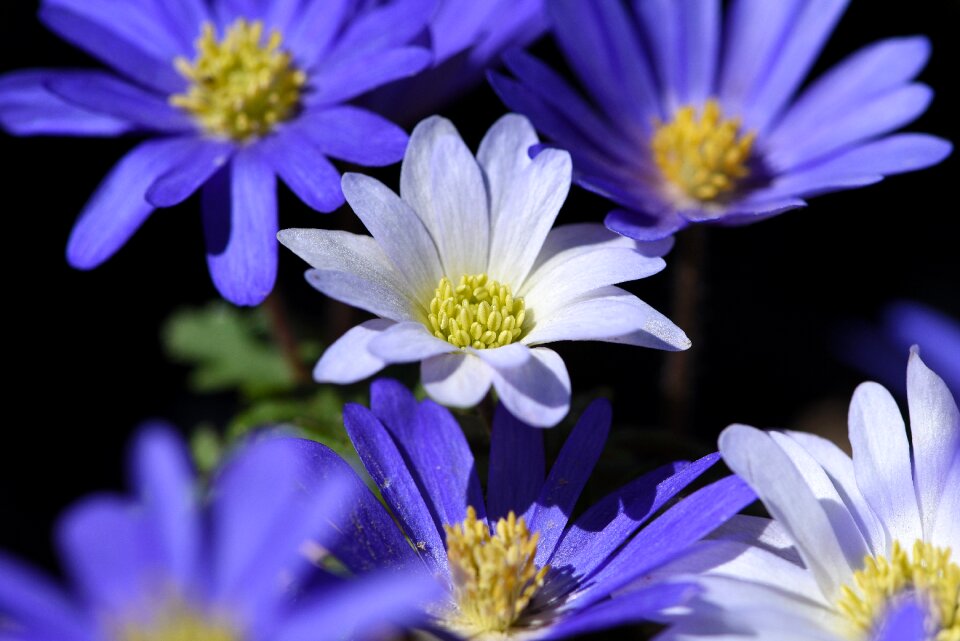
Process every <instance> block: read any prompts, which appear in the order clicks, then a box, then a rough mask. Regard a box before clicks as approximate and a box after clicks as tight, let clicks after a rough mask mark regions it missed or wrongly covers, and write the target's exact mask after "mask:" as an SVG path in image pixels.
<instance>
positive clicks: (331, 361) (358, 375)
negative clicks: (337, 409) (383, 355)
mask: <svg viewBox="0 0 960 641" xmlns="http://www.w3.org/2000/svg"><path fill="white" fill-rule="evenodd" d="M393 324H394V322H393V321H389V320H385V319H382V318H375V319H373V320H368V321H366V322H364V323H360V324H359V325H357V326H356V327H354V328H353V329H351V330H349V331H348V332H347V333H346V334H344V335H343V336H341V337H340V338H338V339H337V340H336V342H335V343H334V344H333V345H331V346H330V347H328V348H327V349H326V351H325V352H324V353H323V356H321V357H320V360H319V361H318V362H317V366H316V367H315V368H314V369H313V379H314V380H315V381H317V382H318V383H340V384H349V383H356V382H357V381H362V380H363V379H365V378H367V377H368V376H371V375H373V374H376V373H377V372H379V371H380V370H382V369H383V368H384V367H386V365H387V364H386V363H385V362H384V361H382V360H380V359H379V358H377V357H376V356H374V355H373V354H371V353H370V350H369V345H370V341H372V340H373V339H374V338H376V337H377V336H379V335H380V334H381V333H382V332H383V331H384V330H386V329H387V328H388V327H390V326H391V325H393Z"/></svg>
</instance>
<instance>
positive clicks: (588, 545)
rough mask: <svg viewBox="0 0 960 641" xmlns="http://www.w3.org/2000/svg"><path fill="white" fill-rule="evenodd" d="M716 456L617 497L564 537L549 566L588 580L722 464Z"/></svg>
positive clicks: (670, 470) (669, 470)
mask: <svg viewBox="0 0 960 641" xmlns="http://www.w3.org/2000/svg"><path fill="white" fill-rule="evenodd" d="M718 458H719V454H710V455H709V456H705V457H703V458H701V459H699V460H697V461H694V462H693V463H671V464H669V465H665V466H663V467H661V468H658V469H656V470H654V471H652V472H649V473H647V474H644V475H643V476H641V477H639V478H637V479H634V480H633V481H631V482H630V483H628V484H626V485H625V486H623V487H622V488H620V489H618V490H616V491H614V492H611V493H610V494H608V495H607V496H605V497H604V498H603V499H601V500H600V501H599V502H597V503H595V504H594V505H593V506H591V507H590V509H589V510H587V511H586V512H584V513H583V515H582V516H581V517H580V518H578V519H577V520H576V522H574V524H573V525H572V526H571V527H570V528H569V529H568V530H567V531H566V532H564V534H563V537H562V538H561V539H560V541H559V543H558V544H557V547H556V550H555V551H554V553H553V555H552V556H551V557H550V558H549V560H548V562H549V563H550V565H551V566H552V567H555V568H565V567H570V568H571V569H572V570H573V571H574V573H575V574H576V575H577V576H581V577H588V576H590V575H591V574H592V573H593V572H594V571H595V570H596V569H597V568H599V567H601V566H602V565H603V563H605V562H606V560H607V559H608V558H609V557H610V556H612V555H613V553H614V552H616V550H617V548H619V547H620V546H621V545H622V544H623V543H624V542H625V541H626V540H627V539H628V538H629V537H630V536H631V535H632V534H633V533H634V532H636V531H637V529H638V528H639V527H640V526H641V525H643V524H644V523H646V522H647V520H648V519H649V518H650V517H651V516H653V515H654V514H655V513H656V512H658V511H659V510H660V508H662V507H663V506H664V505H665V504H666V503H667V502H668V501H670V500H671V499H673V497H674V496H676V495H677V494H678V493H679V492H681V491H682V490H683V489H684V488H686V487H687V486H688V485H689V484H690V483H692V482H693V481H695V480H696V479H697V478H698V477H699V476H700V475H701V474H703V473H704V472H705V471H706V470H708V469H709V468H710V467H712V466H713V464H714V463H716V462H717V459H718Z"/></svg>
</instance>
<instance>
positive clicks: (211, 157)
mask: <svg viewBox="0 0 960 641" xmlns="http://www.w3.org/2000/svg"><path fill="white" fill-rule="evenodd" d="M195 143H196V144H195V145H194V149H193V151H192V153H190V154H188V155H186V156H185V157H184V159H183V162H182V163H180V164H179V165H177V166H176V167H174V168H173V169H171V170H170V171H168V172H167V173H165V174H164V175H162V176H160V177H159V178H157V179H156V180H155V181H154V182H153V184H152V185H150V188H149V189H147V193H146V199H147V201H148V202H149V203H150V204H152V205H153V206H154V207H172V206H174V205H178V204H180V203H182V202H183V201H184V200H186V199H187V198H189V197H190V196H192V195H193V194H194V192H196V191H197V190H198V189H200V187H202V186H203V184H204V183H205V182H207V180H209V179H210V178H211V177H212V176H213V175H214V174H215V173H216V172H217V171H218V170H220V169H221V168H222V167H223V166H224V165H226V164H227V163H228V162H229V161H230V157H231V156H232V155H233V152H234V147H233V146H232V145H230V144H228V143H222V142H218V141H215V140H208V139H206V138H196V139H195Z"/></svg>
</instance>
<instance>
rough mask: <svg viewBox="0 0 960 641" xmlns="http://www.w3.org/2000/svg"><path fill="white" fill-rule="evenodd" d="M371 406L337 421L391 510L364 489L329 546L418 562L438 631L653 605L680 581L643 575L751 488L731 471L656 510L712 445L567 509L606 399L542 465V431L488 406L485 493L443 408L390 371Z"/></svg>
mask: <svg viewBox="0 0 960 641" xmlns="http://www.w3.org/2000/svg"><path fill="white" fill-rule="evenodd" d="M370 404H371V409H367V408H365V407H361V406H359V405H352V404H350V405H347V406H346V407H345V408H344V424H345V425H346V428H347V431H348V433H349V435H350V439H351V440H352V441H353V444H354V446H355V447H356V449H357V453H358V454H359V455H360V460H361V461H362V462H363V465H364V467H366V469H367V471H368V472H369V473H370V476H371V477H372V478H373V481H374V482H375V483H376V484H377V486H378V488H379V490H380V493H381V495H382V496H383V499H384V502H385V503H386V505H387V506H388V507H389V510H390V512H388V511H387V510H386V509H385V508H384V507H383V505H381V504H380V503H379V502H378V501H377V500H376V498H374V496H373V495H372V493H370V492H369V491H368V492H362V493H361V494H362V495H363V498H362V499H358V500H357V501H356V505H357V507H356V510H355V513H354V517H353V526H352V527H351V528H349V529H348V530H346V531H345V532H344V534H345V536H344V537H342V538H341V539H340V541H341V543H342V545H338V546H334V548H333V549H332V553H333V554H334V555H335V556H336V557H337V558H338V559H340V560H341V561H342V562H343V563H345V564H346V565H347V567H349V568H350V569H352V570H354V571H356V572H362V571H367V570H370V569H373V568H382V567H395V568H406V567H411V566H413V567H426V568H427V570H428V571H429V573H430V574H432V575H434V576H435V577H436V578H437V580H438V581H439V582H440V584H441V585H442V586H443V587H444V589H445V595H444V596H442V597H441V598H438V599H437V600H436V601H435V602H433V603H432V605H430V606H429V607H428V611H429V614H430V618H431V622H430V625H429V627H431V628H433V629H435V630H438V631H441V632H442V633H444V638H448V637H449V636H450V635H451V634H452V635H453V636H454V637H456V638H465V639H478V640H483V639H538V638H551V639H557V638H562V637H566V636H572V635H576V634H582V633H586V632H590V631H593V630H597V629H602V628H604V627H610V626H615V625H618V624H622V623H626V622H630V621H637V620H642V619H649V618H653V617H656V616H657V613H658V612H660V611H661V610H662V609H666V608H669V607H671V606H674V605H676V604H678V603H680V602H682V601H684V600H685V599H686V598H688V597H689V596H690V595H691V591H690V589H689V587H688V586H685V585H676V584H673V585H669V586H667V585H662V584H651V583H650V582H648V581H646V580H645V578H644V577H646V576H647V575H648V574H650V573H652V572H654V571H655V570H656V569H657V568H660V567H661V566H663V565H664V564H666V563H667V562H669V561H671V560H673V559H675V558H677V557H679V556H681V555H683V554H684V553H685V552H686V551H687V549H688V548H689V546H690V545H691V544H692V543H693V542H695V541H696V540H698V539H699V538H700V537H702V536H704V535H705V534H707V533H709V532H710V531H712V530H713V529H715V528H716V527H717V526H718V525H720V524H721V523H722V522H724V521H725V520H726V519H727V518H729V517H730V516H731V515H732V514H734V513H736V512H737V511H738V510H739V509H741V508H742V507H743V506H744V505H746V504H748V503H750V502H751V501H753V500H754V494H753V493H752V492H751V491H750V490H749V489H748V488H747V487H746V485H745V484H743V483H742V482H741V481H740V480H739V479H737V478H736V477H733V476H730V477H727V478H725V479H723V480H721V481H718V482H716V483H714V484H712V485H708V486H706V487H704V488H702V489H700V490H698V491H696V492H693V493H691V494H689V495H688V496H687V497H685V498H684V499H682V500H680V501H679V502H677V503H676V504H674V505H673V506H672V507H670V508H668V509H666V511H664V512H663V513H662V514H660V516H658V517H656V518H654V515H656V514H658V513H660V511H661V509H662V508H663V507H664V506H665V505H667V504H668V503H671V502H673V500H674V499H675V497H676V496H677V494H678V493H680V492H681V491H683V490H684V488H686V487H687V486H688V484H690V483H691V482H692V481H694V480H695V479H696V478H697V477H698V476H699V475H700V474H701V473H703V472H704V471H705V470H707V469H708V468H709V467H710V466H712V465H713V463H714V462H715V461H716V460H717V456H716V455H710V456H707V457H705V458H703V459H700V460H698V461H695V462H693V463H686V462H680V463H673V464H670V465H667V466H665V467H662V468H660V469H657V470H655V471H653V472H650V473H649V474H646V475H644V476H641V477H639V478H637V479H635V480H634V481H632V482H630V483H628V484H627V485H625V486H623V487H622V488H620V489H618V490H616V491H615V492H613V493H611V494H610V495H608V496H607V497H605V498H603V499H602V500H600V501H599V502H598V503H596V504H595V505H593V506H591V507H590V508H589V509H587V510H586V511H584V512H583V513H582V515H581V516H579V517H578V518H576V519H573V518H571V517H572V514H573V511H574V507H575V505H576V503H577V499H578V497H579V495H580V492H581V491H582V490H583V488H584V486H585V484H586V482H587V480H588V478H589V476H590V473H591V471H592V470H593V467H594V465H595V464H596V463H597V461H598V460H599V458H600V454H601V452H602V450H603V446H604V442H605V441H606V437H607V433H608V430H609V428H610V407H609V405H608V404H607V403H605V402H602V401H601V402H596V403H594V404H592V405H591V406H590V407H589V408H588V409H587V410H586V411H585V412H584V413H583V415H582V416H581V418H580V420H579V421H578V423H577V425H576V427H575V428H574V429H573V432H572V433H571V434H570V436H569V438H568V439H567V441H566V443H565V444H564V446H563V448H562V449H561V451H560V454H559V455H558V457H557V459H556V461H555V462H554V463H553V466H552V468H551V469H550V470H549V473H547V468H546V463H545V458H544V449H543V441H542V439H543V431H542V430H540V429H537V428H534V427H531V426H529V425H526V424H524V423H521V422H520V421H518V420H517V419H516V418H514V417H513V416H512V415H511V414H510V413H509V412H507V411H506V410H505V409H504V407H503V406H500V407H498V408H497V410H496V413H495V416H494V418H493V425H492V432H491V442H490V467H489V474H488V475H487V479H488V480H487V488H486V493H485V494H484V492H482V491H481V487H480V481H479V476H478V474H477V469H476V467H477V466H476V462H475V461H474V458H473V456H472V454H471V452H470V448H469V446H468V444H467V442H466V439H465V438H464V435H463V432H462V430H461V429H460V426H459V425H458V424H457V422H456V420H455V419H454V418H453V416H452V415H451V414H450V412H449V411H448V410H446V409H444V408H442V407H440V406H438V405H437V404H435V403H433V402H432V401H430V400H426V401H423V402H419V403H418V402H417V401H416V399H415V398H414V397H413V395H412V394H411V393H410V392H409V391H408V390H407V389H406V388H404V387H403V386H402V385H400V384H399V383H396V382H394V381H389V380H379V381H375V382H374V383H373V385H372V387H371V402H370ZM327 458H328V459H329V462H327V463H325V465H326V467H328V468H333V467H334V465H335V464H334V462H333V461H340V466H341V467H344V468H346V467H347V463H345V462H343V461H341V460H340V459H339V458H337V456H336V454H334V453H333V452H332V451H329V450H327ZM356 483H358V484H359V483H360V481H359V479H358V480H357V481H356ZM391 513H392V516H391ZM394 519H396V522H395V521H394ZM408 539H409V541H410V542H411V543H412V545H408V544H406V540H408Z"/></svg>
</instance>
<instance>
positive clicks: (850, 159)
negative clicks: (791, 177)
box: [809, 134, 953, 176]
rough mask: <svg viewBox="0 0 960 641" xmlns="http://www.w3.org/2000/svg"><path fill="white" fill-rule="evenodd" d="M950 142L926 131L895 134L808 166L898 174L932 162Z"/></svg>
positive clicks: (834, 171) (846, 172)
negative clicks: (923, 132) (924, 132)
mask: <svg viewBox="0 0 960 641" xmlns="http://www.w3.org/2000/svg"><path fill="white" fill-rule="evenodd" d="M952 151H953V145H952V144H951V143H950V142H948V141H946V140H943V139H942V138H937V137H936V136H929V135H927V134H896V135H893V136H887V137H886V138H881V139H880V140H877V141H874V142H869V143H867V144H865V145H861V146H859V147H854V148H853V149H851V150H849V151H846V152H843V153H841V154H839V155H837V156H835V157H833V158H831V159H830V160H826V161H824V162H823V163H820V164H817V165H815V166H814V167H811V168H810V170H809V171H810V172H811V173H812V172H814V171H815V172H817V173H818V174H819V175H824V176H826V175H830V174H834V175H839V176H869V175H875V174H882V175H884V176H889V175H891V174H900V173H904V172H907V171H915V170H917V169H923V168H925V167H930V166H931V165H935V164H937V163H938V162H940V161H941V160H943V159H944V158H946V157H947V156H949V155H950V153H951V152H952Z"/></svg>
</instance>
